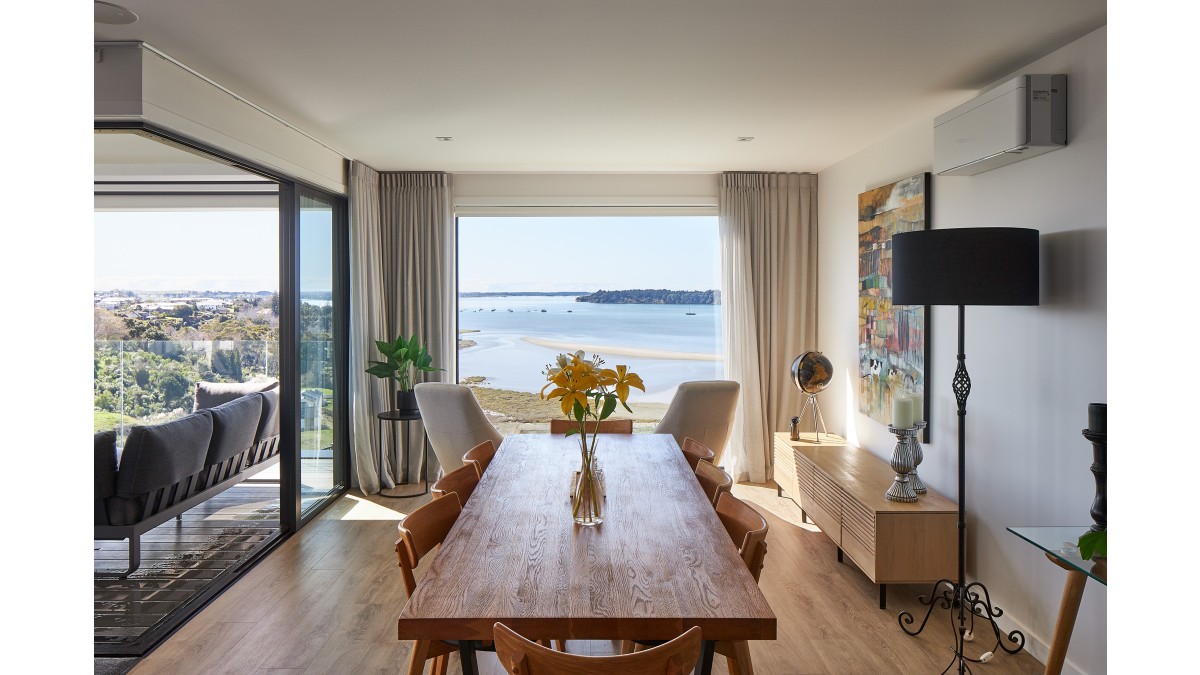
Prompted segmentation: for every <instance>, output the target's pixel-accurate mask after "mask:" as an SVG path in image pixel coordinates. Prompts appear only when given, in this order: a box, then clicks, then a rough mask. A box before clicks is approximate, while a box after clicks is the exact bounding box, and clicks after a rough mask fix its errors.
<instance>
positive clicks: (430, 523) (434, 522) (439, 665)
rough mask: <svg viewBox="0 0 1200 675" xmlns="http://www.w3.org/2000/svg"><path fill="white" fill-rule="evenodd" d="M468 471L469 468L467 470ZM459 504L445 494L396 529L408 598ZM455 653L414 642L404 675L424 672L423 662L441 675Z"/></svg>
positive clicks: (446, 646)
mask: <svg viewBox="0 0 1200 675" xmlns="http://www.w3.org/2000/svg"><path fill="white" fill-rule="evenodd" d="M468 468H469V467H468ZM461 512H462V504H461V503H460V502H459V500H458V495H455V494H447V495H446V496H445V497H444V498H442V499H434V500H433V501H431V502H428V503H426V504H425V505H423V506H421V507H420V508H418V509H416V510H415V511H413V512H412V513H410V514H408V517H407V518H405V519H404V520H403V522H401V523H400V524H399V525H397V526H396V528H397V529H398V530H399V532H400V538H399V539H397V540H396V557H397V559H399V561H400V570H401V572H403V574H404V591H405V593H407V594H408V595H409V597H411V596H412V594H413V592H414V591H415V590H417V580H416V578H415V577H414V576H413V570H415V569H416V568H417V565H419V564H420V563H421V558H423V557H425V554H427V553H429V552H430V551H432V550H433V549H434V547H436V546H438V545H439V544H441V543H442V541H443V540H445V539H446V533H448V532H449V531H450V528H451V527H452V526H453V525H454V521H456V520H458V514H459V513H461ZM456 651H458V645H456V644H452V643H448V642H443V641H441V640H415V641H414V642H413V645H412V649H411V651H410V652H409V657H408V675H420V674H421V673H423V672H424V671H425V662H426V661H428V660H430V659H434V664H433V672H435V673H439V672H445V669H446V667H447V665H448V662H449V655H450V654H452V653H454V652H456Z"/></svg>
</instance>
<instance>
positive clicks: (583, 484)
mask: <svg viewBox="0 0 1200 675" xmlns="http://www.w3.org/2000/svg"><path fill="white" fill-rule="evenodd" d="M574 488H575V489H574V490H572V491H571V515H572V517H574V519H575V523H576V524H577V525H599V524H600V523H602V522H604V474H603V472H602V471H601V470H600V468H599V467H598V466H597V464H596V460H595V458H594V457H593V458H592V461H590V462H586V461H585V462H583V463H582V464H581V466H580V467H579V472H578V474H577V476H576V480H575V486H574Z"/></svg>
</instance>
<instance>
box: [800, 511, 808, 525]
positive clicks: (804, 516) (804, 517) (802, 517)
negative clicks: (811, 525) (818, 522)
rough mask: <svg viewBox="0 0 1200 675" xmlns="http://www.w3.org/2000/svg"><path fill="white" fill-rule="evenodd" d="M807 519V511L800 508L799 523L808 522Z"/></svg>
mask: <svg viewBox="0 0 1200 675" xmlns="http://www.w3.org/2000/svg"><path fill="white" fill-rule="evenodd" d="M808 520H809V518H808V511H805V510H804V509H800V524H801V525H805V524H807V523H808Z"/></svg>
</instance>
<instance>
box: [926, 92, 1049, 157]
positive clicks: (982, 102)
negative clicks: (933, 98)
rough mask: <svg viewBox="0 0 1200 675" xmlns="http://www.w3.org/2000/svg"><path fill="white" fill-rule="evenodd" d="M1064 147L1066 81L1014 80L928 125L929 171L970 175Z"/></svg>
mask: <svg viewBox="0 0 1200 675" xmlns="http://www.w3.org/2000/svg"><path fill="white" fill-rule="evenodd" d="M1066 145H1067V76H1066V75H1020V76H1018V77H1015V78H1013V79H1011V80H1009V81H1008V82H1005V83H1004V84H1002V85H1000V86H998V87H995V88H993V89H990V90H988V91H986V92H984V93H982V94H980V95H979V96H976V97H975V98H973V99H971V100H970V101H967V102H966V103H964V104H962V105H960V106H958V107H957V108H955V109H953V110H951V111H949V112H946V113H943V114H941V115H938V116H937V117H936V118H935V119H934V120H933V171H934V173H936V174H938V175H939V176H973V175H975V174H977V173H983V172H984V171H990V170H992V169H995V168H997V167H1001V166H1004V165H1005V164H1012V163H1013V162H1019V161H1021V160H1022V159H1028V158H1030V157H1034V156H1036V155H1040V154H1043V153H1046V152H1050V151H1051V150H1057V149H1059V148H1062V147H1066Z"/></svg>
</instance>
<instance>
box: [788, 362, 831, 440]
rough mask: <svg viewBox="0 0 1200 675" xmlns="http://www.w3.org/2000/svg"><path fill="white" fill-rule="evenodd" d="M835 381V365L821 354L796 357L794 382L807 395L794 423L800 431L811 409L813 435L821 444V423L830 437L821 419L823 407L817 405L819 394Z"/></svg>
mask: <svg viewBox="0 0 1200 675" xmlns="http://www.w3.org/2000/svg"><path fill="white" fill-rule="evenodd" d="M832 380H833V364H832V363H830V362H829V359H827V358H825V355H824V354H822V353H821V352H816V351H808V352H804V353H803V354H801V355H800V356H797V357H796V360H795V361H792V381H794V382H795V383H796V386H797V387H799V388H800V391H802V392H804V394H805V395H807V397H808V398H807V399H806V400H805V401H804V408H802V409H801V410H800V415H799V416H798V417H796V418H795V419H794V420H793V422H794V423H795V424H796V425H797V429H799V424H800V422H801V421H803V420H804V415H805V413H807V412H808V409H809V408H812V411H813V435H814V436H815V437H816V442H817V443H820V442H821V433H820V431H818V430H817V423H818V422H820V424H821V430H823V431H824V432H825V434H826V435H829V430H828V429H826V428H825V418H823V417H821V406H820V405H818V404H817V394H819V393H820V392H822V391H824V389H825V387H828V386H829V383H830V381H832Z"/></svg>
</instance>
